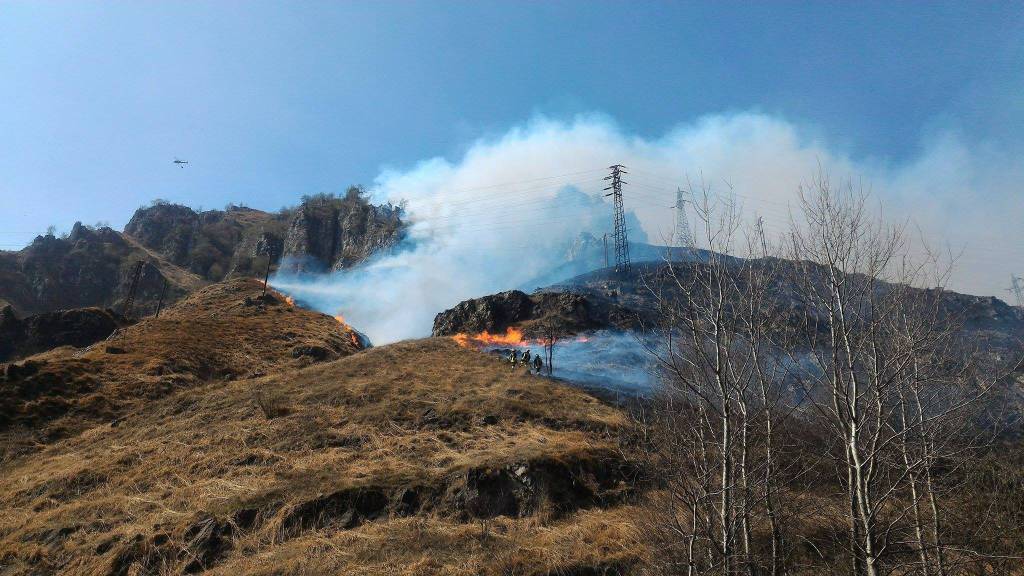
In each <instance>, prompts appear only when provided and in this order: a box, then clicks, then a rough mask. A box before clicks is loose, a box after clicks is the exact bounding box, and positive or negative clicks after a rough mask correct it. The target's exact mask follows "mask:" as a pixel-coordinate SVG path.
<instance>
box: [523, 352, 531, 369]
mask: <svg viewBox="0 0 1024 576" xmlns="http://www.w3.org/2000/svg"><path fill="white" fill-rule="evenodd" d="M523 364H525V365H526V368H527V369H529V368H530V351H529V350H527V351H525V352H523Z"/></svg>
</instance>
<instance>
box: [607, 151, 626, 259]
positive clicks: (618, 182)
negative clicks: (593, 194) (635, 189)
mask: <svg viewBox="0 0 1024 576" xmlns="http://www.w3.org/2000/svg"><path fill="white" fill-rule="evenodd" d="M608 168H609V169H610V170H611V171H612V173H611V174H610V175H608V176H605V177H604V179H605V180H611V184H612V185H611V186H609V187H607V188H605V190H611V192H609V193H607V194H605V196H611V197H612V204H613V205H614V206H615V271H616V272H619V273H628V272H629V268H630V266H629V240H628V239H627V238H626V212H625V210H624V209H623V207H622V185H623V184H625V182H623V181H622V175H623V174H628V172H626V171H625V170H623V168H625V166H623V165H622V164H615V165H614V166H609V167H608Z"/></svg>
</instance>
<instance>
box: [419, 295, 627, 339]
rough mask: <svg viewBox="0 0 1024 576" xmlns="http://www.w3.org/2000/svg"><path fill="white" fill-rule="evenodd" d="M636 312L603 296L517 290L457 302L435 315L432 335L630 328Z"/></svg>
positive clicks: (534, 334)
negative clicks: (511, 328) (526, 292)
mask: <svg viewBox="0 0 1024 576" xmlns="http://www.w3.org/2000/svg"><path fill="white" fill-rule="evenodd" d="M636 319H637V317H636V314H635V313H633V312H632V311H631V310H629V309H627V308H623V307H621V306H618V305H616V304H614V303H612V302H610V301H608V300H606V299H598V298H588V297H587V296H584V295H582V294H575V293H570V292H542V293H537V294H533V295H527V294H525V293H523V292H520V291H518V290H510V291H508V292H501V293H499V294H493V295H491V296H484V297H482V298H474V299H472V300H466V301H463V302H460V303H459V304H458V305H456V306H455V307H454V308H450V309H448V310H445V311H444V312H441V313H440V314H438V315H437V316H436V317H435V318H434V329H433V335H434V336H452V335H455V334H479V333H480V332H483V331H485V330H486V331H487V332H490V333H492V334H495V333H504V332H506V331H507V330H508V329H509V328H510V327H512V326H518V327H521V328H522V329H523V332H524V334H525V335H527V336H539V335H540V332H541V329H542V325H546V326H552V327H554V328H555V330H557V331H558V332H559V333H562V334H575V333H577V332H582V331H586V330H599V329H603V328H617V329H623V328H630V327H633V326H634V325H635V323H636Z"/></svg>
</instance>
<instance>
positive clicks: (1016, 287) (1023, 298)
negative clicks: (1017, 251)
mask: <svg viewBox="0 0 1024 576" xmlns="http://www.w3.org/2000/svg"><path fill="white" fill-rule="evenodd" d="M1006 291H1007V292H1012V293H1013V296H1014V298H1016V299H1017V306H1020V307H1021V308H1024V278H1021V277H1019V276H1017V275H1016V274H1011V275H1010V287H1009V288H1007V289H1006Z"/></svg>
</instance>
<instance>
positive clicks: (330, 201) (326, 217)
mask: <svg viewBox="0 0 1024 576" xmlns="http://www.w3.org/2000/svg"><path fill="white" fill-rule="evenodd" d="M125 234H127V235H129V236H131V237H132V238H134V239H136V240H137V241H138V242H139V243H140V244H142V245H143V246H145V247H147V248H149V249H150V250H153V251H155V252H157V253H159V254H160V255H161V256H163V257H164V258H166V259H167V260H169V261H170V262H173V263H174V264H176V265H178V266H181V267H182V268H185V269H187V270H189V271H190V272H193V273H195V274H197V275H199V276H200V277H202V278H203V279H205V280H209V281H214V282H215V281H219V280H223V279H225V278H233V277H239V276H262V275H263V274H264V273H265V271H266V268H265V267H266V262H267V260H266V258H267V255H268V254H269V255H271V265H272V266H273V267H275V268H276V267H278V266H279V265H280V266H281V267H283V269H284V270H287V271H291V272H323V271H329V270H339V269H342V268H348V267H350V266H353V265H355V264H358V263H359V262H362V261H363V260H366V259H367V258H369V257H370V256H371V255H373V254H376V253H378V252H380V251H381V250H385V249H388V248H390V247H392V246H394V245H395V244H396V243H397V242H398V241H399V240H400V239H401V234H402V221H401V210H400V209H399V208H398V207H396V206H392V205H390V204H387V205H383V206H374V205H373V204H370V203H369V202H368V201H367V200H366V198H365V197H364V195H363V193H362V190H361V189H359V188H351V189H349V191H348V193H347V194H346V195H345V196H344V197H341V198H339V197H336V196H333V195H330V194H319V195H316V196H310V197H304V198H303V200H302V204H301V205H299V206H298V207H297V208H295V209H286V210H282V211H280V212H277V213H269V212H263V211H260V210H254V209H252V208H245V207H239V206H229V207H228V208H227V209H226V210H223V211H221V210H207V211H203V212H196V211H194V210H192V209H191V208H188V207H186V206H179V205H175V204H167V203H159V202H158V203H155V204H153V205H152V206H149V207H147V208H139V209H138V210H137V211H136V212H135V215H134V216H132V219H131V221H130V222H128V225H127V226H126V227H125Z"/></svg>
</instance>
